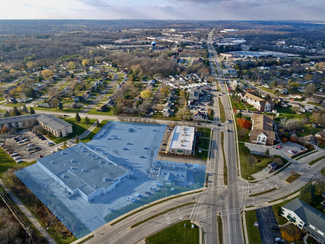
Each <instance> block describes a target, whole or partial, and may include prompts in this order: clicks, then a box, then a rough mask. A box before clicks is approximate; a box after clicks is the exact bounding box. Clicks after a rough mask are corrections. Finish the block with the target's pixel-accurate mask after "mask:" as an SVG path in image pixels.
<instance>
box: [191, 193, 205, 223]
mask: <svg viewBox="0 0 325 244" xmlns="http://www.w3.org/2000/svg"><path fill="white" fill-rule="evenodd" d="M204 195H205V192H204V191H203V192H202V193H201V196H200V199H199V202H198V203H196V204H195V205H194V207H193V210H192V212H191V216H190V219H192V216H195V210H196V208H197V206H198V205H200V202H201V199H202V198H203V197H204ZM193 213H194V215H193Z"/></svg>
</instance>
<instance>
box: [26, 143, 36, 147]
mask: <svg viewBox="0 0 325 244" xmlns="http://www.w3.org/2000/svg"><path fill="white" fill-rule="evenodd" d="M27 146H29V147H32V146H35V145H34V143H29V144H28V145H27Z"/></svg>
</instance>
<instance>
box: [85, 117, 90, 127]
mask: <svg viewBox="0 0 325 244" xmlns="http://www.w3.org/2000/svg"><path fill="white" fill-rule="evenodd" d="M89 123H90V120H89V118H88V117H87V116H86V117H85V118H84V124H86V125H89Z"/></svg>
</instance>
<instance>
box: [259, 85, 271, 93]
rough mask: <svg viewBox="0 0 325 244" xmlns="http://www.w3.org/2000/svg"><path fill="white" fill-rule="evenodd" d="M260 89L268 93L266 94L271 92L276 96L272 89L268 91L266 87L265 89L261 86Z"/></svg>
mask: <svg viewBox="0 0 325 244" xmlns="http://www.w3.org/2000/svg"><path fill="white" fill-rule="evenodd" d="M258 88H260V89H261V90H263V91H266V92H269V93H272V94H274V91H273V90H272V89H268V88H265V87H263V86H259V87H258Z"/></svg>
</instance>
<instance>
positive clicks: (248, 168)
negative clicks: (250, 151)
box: [239, 143, 287, 180]
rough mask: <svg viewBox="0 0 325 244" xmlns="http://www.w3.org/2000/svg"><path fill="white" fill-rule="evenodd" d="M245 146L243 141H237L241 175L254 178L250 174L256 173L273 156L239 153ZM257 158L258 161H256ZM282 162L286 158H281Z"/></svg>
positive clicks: (250, 178) (245, 177)
mask: <svg viewBox="0 0 325 244" xmlns="http://www.w3.org/2000/svg"><path fill="white" fill-rule="evenodd" d="M244 146H245V144H244V143H239V157H240V164H241V167H240V169H241V176H242V177H243V178H244V179H246V180H254V178H253V177H252V174H254V173H257V172H259V171H261V170H262V169H264V168H265V167H267V165H268V164H269V163H272V162H273V160H274V158H273V157H266V156H262V155H244V154H243V153H241V149H242V148H243V147H244ZM256 160H258V162H256ZM282 160H283V161H284V164H286V162H287V160H285V159H282Z"/></svg>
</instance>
